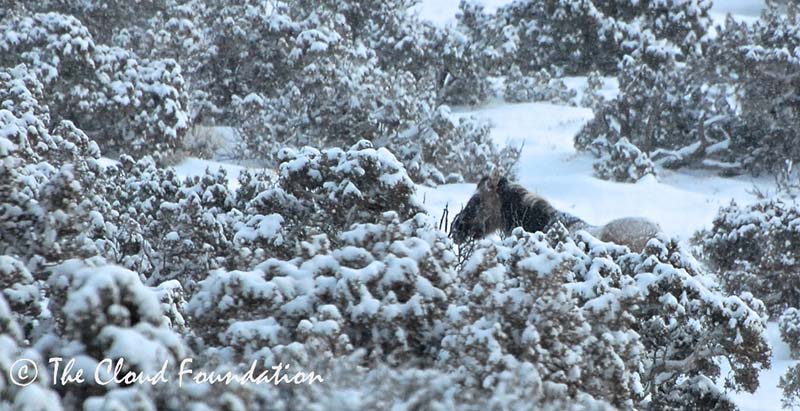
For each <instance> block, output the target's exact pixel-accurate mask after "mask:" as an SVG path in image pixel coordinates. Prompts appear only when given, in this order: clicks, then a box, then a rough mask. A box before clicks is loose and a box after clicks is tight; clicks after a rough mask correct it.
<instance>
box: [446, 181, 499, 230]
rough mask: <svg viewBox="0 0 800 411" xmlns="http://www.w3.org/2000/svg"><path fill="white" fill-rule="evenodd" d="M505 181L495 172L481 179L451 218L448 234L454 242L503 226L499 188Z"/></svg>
mask: <svg viewBox="0 0 800 411" xmlns="http://www.w3.org/2000/svg"><path fill="white" fill-rule="evenodd" d="M507 183H508V180H507V179H506V178H505V177H502V176H500V174H499V173H497V172H493V173H492V174H491V175H489V176H487V177H484V178H482V179H481V181H480V182H479V183H478V189H477V190H476V191H475V194H473V195H472V197H471V198H470V199H469V201H468V202H467V205H466V207H464V209H463V210H461V212H460V213H458V214H457V215H456V216H455V218H454V219H453V224H452V226H451V228H450V236H452V237H453V240H454V241H455V242H456V243H458V244H461V243H464V242H465V241H467V240H470V239H479V238H483V237H485V236H486V235H488V234H489V233H491V232H493V231H496V230H498V229H500V228H501V227H502V226H503V217H502V214H501V210H500V194H499V192H500V191H499V190H500V188H501V187H502V186H503V185H504V184H507Z"/></svg>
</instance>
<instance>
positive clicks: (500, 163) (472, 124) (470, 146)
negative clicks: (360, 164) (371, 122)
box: [388, 106, 519, 185]
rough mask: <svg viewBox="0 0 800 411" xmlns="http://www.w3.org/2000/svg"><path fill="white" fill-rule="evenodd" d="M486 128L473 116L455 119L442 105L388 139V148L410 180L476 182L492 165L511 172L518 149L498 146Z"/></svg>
mask: <svg viewBox="0 0 800 411" xmlns="http://www.w3.org/2000/svg"><path fill="white" fill-rule="evenodd" d="M490 127H491V126H490V124H488V123H486V122H485V121H480V120H478V119H477V118H474V117H461V118H458V119H456V118H455V116H453V115H452V114H451V112H450V109H449V108H448V107H447V106H442V107H440V108H439V109H438V110H436V112H435V113H433V115H432V116H431V118H430V119H428V120H427V121H425V122H423V123H422V124H420V125H417V126H415V127H413V128H411V129H409V130H408V131H406V132H404V133H401V134H399V135H397V136H396V137H395V138H392V139H391V141H390V142H389V144H388V148H389V149H390V150H391V151H392V152H393V153H395V154H396V155H397V157H398V159H399V160H400V161H401V162H402V163H403V164H404V165H405V167H406V170H407V171H408V174H409V176H411V178H412V179H413V180H414V181H417V182H421V183H424V184H428V185H437V184H443V183H452V182H459V181H478V180H479V179H480V178H481V177H482V176H484V175H486V173H488V172H489V171H491V170H492V169H494V168H499V169H502V170H504V171H506V172H507V173H509V175H513V174H514V173H515V172H516V166H517V161H518V160H519V150H518V149H516V148H514V147H510V146H507V147H505V148H502V149H498V148H497V146H496V145H495V144H494V143H493V141H492V139H491V137H490V135H489V134H490V131H491V128H490Z"/></svg>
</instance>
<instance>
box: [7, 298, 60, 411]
mask: <svg viewBox="0 0 800 411" xmlns="http://www.w3.org/2000/svg"><path fill="white" fill-rule="evenodd" d="M23 340H24V337H23V333H22V330H21V328H20V326H19V325H18V324H17V323H16V321H15V320H14V312H13V311H12V310H11V309H10V308H9V306H8V304H7V303H6V300H5V299H4V298H3V295H2V294H0V373H2V376H3V377H2V378H0V409H3V410H41V411H61V410H63V408H62V407H61V402H60V400H59V396H58V393H56V391H54V390H53V389H52V387H51V386H50V384H49V382H50V381H52V379H51V378H52V377H51V375H50V373H49V372H48V364H47V361H46V360H45V358H43V356H42V355H40V354H39V353H38V352H37V351H36V350H35V349H26V348H25V346H24V345H23V344H22V341H23ZM20 358H25V359H27V360H30V361H31V362H32V363H31V362H27V363H26V364H25V365H24V366H25V367H27V368H24V369H23V368H22V367H21V366H20V363H18V362H17V361H18V360H19V359H20ZM33 367H36V369H37V370H42V371H41V372H40V373H39V374H38V378H37V379H36V380H35V381H30V380H29V379H28V378H30V377H31V376H32V375H33V373H34V371H33ZM13 381H17V382H23V383H25V382H29V381H30V382H31V383H30V385H27V386H20V385H18V384H15V383H14V382H13Z"/></svg>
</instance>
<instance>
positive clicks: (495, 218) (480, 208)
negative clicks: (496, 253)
mask: <svg viewBox="0 0 800 411" xmlns="http://www.w3.org/2000/svg"><path fill="white" fill-rule="evenodd" d="M556 223H561V224H563V225H564V227H565V228H566V229H567V230H568V231H569V232H570V233H574V232H576V231H578V230H586V231H587V232H588V233H589V234H591V235H593V236H595V237H597V238H599V239H600V240H603V241H608V242H613V243H616V244H622V245H626V246H628V247H629V248H630V249H631V250H633V251H641V250H642V249H643V248H644V246H645V244H647V241H648V240H650V239H651V238H653V237H654V236H655V235H656V234H658V232H659V231H661V230H660V228H659V226H658V224H656V223H654V222H652V221H650V220H647V219H644V218H638V217H626V218H620V219H617V220H613V221H611V222H609V223H608V224H606V225H603V226H593V225H589V224H587V223H586V222H585V221H583V220H581V219H580V218H578V217H575V216H573V215H571V214H568V213H565V212H563V211H559V210H556V209H555V208H554V207H553V206H552V205H550V203H549V202H548V201H547V200H545V199H544V198H542V197H540V196H538V195H536V194H534V193H531V192H530V191H528V190H526V189H525V187H522V186H521V185H519V184H517V183H513V182H511V181H509V180H508V179H507V178H506V177H501V176H499V175H498V174H496V173H493V174H492V175H491V176H489V177H484V178H483V179H481V181H480V182H479V183H478V189H477V191H476V192H475V194H474V195H473V196H472V198H470V199H469V202H468V203H467V206H466V207H464V209H463V210H462V211H461V212H460V213H458V215H456V217H455V219H453V225H452V228H451V231H450V234H451V236H452V237H453V240H454V241H455V242H457V243H459V244H461V243H463V242H465V241H467V240H469V239H479V238H483V237H485V236H486V235H488V234H491V233H492V232H495V231H498V230H502V231H503V232H505V233H506V234H509V233H511V230H513V229H514V228H516V227H522V228H524V229H525V230H526V231H529V232H536V231H547V230H548V229H549V228H550V227H552V226H553V225H554V224H556Z"/></svg>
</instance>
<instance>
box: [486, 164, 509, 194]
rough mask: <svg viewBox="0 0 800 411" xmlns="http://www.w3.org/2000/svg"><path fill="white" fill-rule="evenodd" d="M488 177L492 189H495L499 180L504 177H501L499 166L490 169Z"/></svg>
mask: <svg viewBox="0 0 800 411" xmlns="http://www.w3.org/2000/svg"><path fill="white" fill-rule="evenodd" d="M488 178H489V184H490V186H491V187H492V188H493V189H495V188H497V187H498V185H499V184H500V181H501V180H502V179H504V178H505V177H503V175H502V174H501V172H500V168H499V167H495V168H494V170H492V172H491V173H489V177H488Z"/></svg>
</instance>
